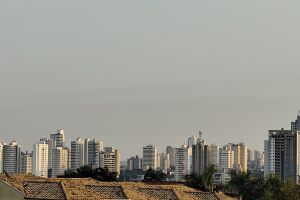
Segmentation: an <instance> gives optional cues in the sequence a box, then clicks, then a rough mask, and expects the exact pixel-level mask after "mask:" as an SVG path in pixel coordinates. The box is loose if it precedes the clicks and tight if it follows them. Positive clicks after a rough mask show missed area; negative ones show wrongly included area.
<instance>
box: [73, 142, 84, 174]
mask: <svg viewBox="0 0 300 200" xmlns="http://www.w3.org/2000/svg"><path fill="white" fill-rule="evenodd" d="M83 165H84V141H83V140H82V139H81V138H80V137H78V138H77V139H76V140H75V141H71V167H70V168H71V170H76V169H77V168H79V167H81V166H83Z"/></svg>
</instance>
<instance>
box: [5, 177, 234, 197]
mask: <svg viewBox="0 0 300 200" xmlns="http://www.w3.org/2000/svg"><path fill="white" fill-rule="evenodd" d="M0 181H1V182H3V183H5V184H6V185H8V186H10V187H12V188H14V189H15V190H17V191H18V192H19V193H21V194H23V196H24V198H25V199H39V200H42V199H47V200H58V199H66V200H94V199H132V200H161V199H164V200H234V198H231V197H228V196H226V195H224V194H223V193H209V192H201V191H198V190H195V189H192V188H189V187H187V186H184V185H182V184H175V183H171V184H170V183H152V182H99V181H96V180H94V179H91V178H68V179H63V178H40V177H34V176H32V175H22V174H21V175H11V174H0Z"/></svg>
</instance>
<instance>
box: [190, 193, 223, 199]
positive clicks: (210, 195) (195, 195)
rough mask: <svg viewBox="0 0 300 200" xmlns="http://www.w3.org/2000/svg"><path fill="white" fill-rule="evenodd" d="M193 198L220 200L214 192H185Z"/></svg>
mask: <svg viewBox="0 0 300 200" xmlns="http://www.w3.org/2000/svg"><path fill="white" fill-rule="evenodd" d="M185 194H186V195H187V196H189V197H191V198H192V199H201V200H202V199H203V200H220V199H219V198H218V197H217V196H216V195H215V194H214V193H211V192H185Z"/></svg>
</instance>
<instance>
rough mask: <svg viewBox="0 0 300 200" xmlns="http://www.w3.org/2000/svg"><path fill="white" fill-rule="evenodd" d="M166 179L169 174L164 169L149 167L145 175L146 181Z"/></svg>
mask: <svg viewBox="0 0 300 200" xmlns="http://www.w3.org/2000/svg"><path fill="white" fill-rule="evenodd" d="M166 179H167V175H166V174H165V173H163V171H162V170H153V169H152V168H149V169H148V170H147V171H146V173H145V175H144V181H165V180H166Z"/></svg>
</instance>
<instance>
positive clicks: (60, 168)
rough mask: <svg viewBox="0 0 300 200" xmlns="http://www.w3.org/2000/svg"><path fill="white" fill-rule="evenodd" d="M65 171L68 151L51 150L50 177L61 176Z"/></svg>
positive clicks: (65, 149) (65, 148)
mask: <svg viewBox="0 0 300 200" xmlns="http://www.w3.org/2000/svg"><path fill="white" fill-rule="evenodd" d="M67 169H69V149H68V148H67V147H55V148H53V149H52V171H51V177H52V178H56V177H57V176H59V175H63V174H64V172H65V171H66V170H67Z"/></svg>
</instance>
